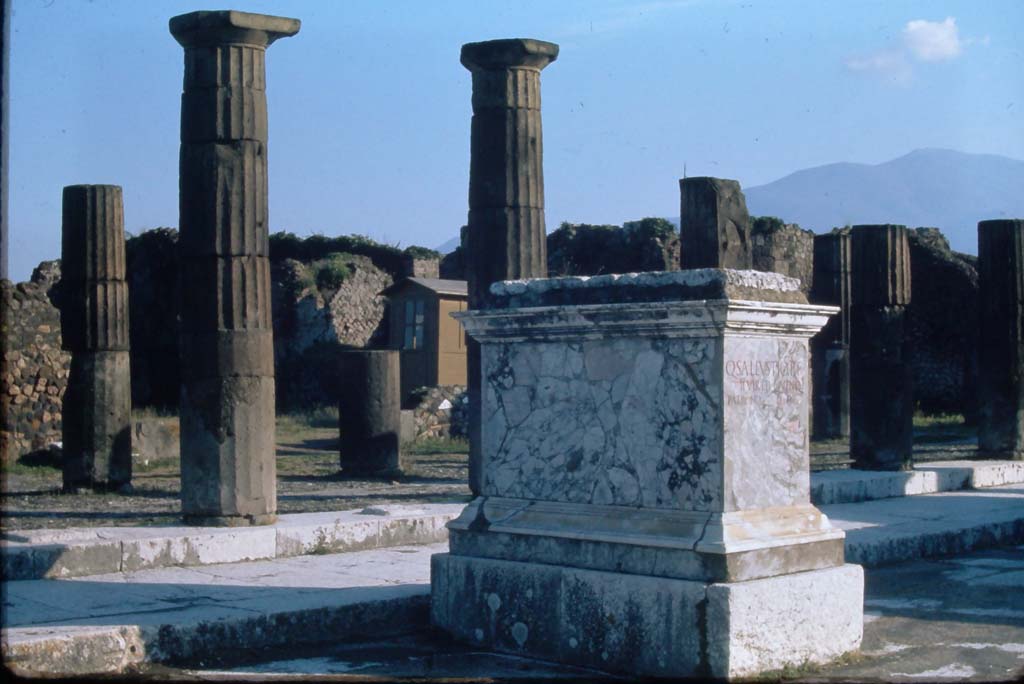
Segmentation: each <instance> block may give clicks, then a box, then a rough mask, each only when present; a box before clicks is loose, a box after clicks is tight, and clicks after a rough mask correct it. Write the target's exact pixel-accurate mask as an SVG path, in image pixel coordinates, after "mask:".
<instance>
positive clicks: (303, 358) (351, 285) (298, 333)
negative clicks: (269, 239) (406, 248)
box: [271, 254, 393, 408]
mask: <svg viewBox="0 0 1024 684" xmlns="http://www.w3.org/2000/svg"><path fill="white" fill-rule="evenodd" d="M271 279H272V282H273V297H274V299H273V305H272V306H273V312H274V356H275V360H276V365H277V377H278V388H277V392H278V407H279V408H302V407H307V406H318V405H324V404H334V403H336V402H337V399H338V397H337V368H336V367H335V363H334V361H333V359H334V354H335V352H336V351H337V350H338V349H341V348H346V347H348V348H359V347H370V346H376V345H380V344H382V343H383V342H384V341H385V340H386V339H387V329H386V317H385V315H384V313H385V305H386V300H385V298H384V297H382V296H380V292H381V291H382V290H384V289H385V288H387V287H389V286H390V285H391V284H392V283H393V279H392V277H391V275H390V274H389V273H388V272H386V271H384V270H383V269H380V268H378V267H377V266H375V265H374V263H373V262H372V261H371V260H370V259H369V258H367V257H365V256H359V255H353V254H335V255H329V256H328V257H327V258H325V259H320V260H317V261H314V262H312V263H310V264H304V263H302V262H300V261H296V260H294V259H285V260H284V261H282V262H280V263H278V264H275V265H274V267H273V269H272V271H271Z"/></svg>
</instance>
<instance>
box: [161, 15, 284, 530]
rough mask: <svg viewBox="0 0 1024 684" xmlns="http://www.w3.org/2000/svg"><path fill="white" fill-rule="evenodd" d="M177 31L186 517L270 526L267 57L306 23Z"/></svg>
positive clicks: (273, 498)
mask: <svg viewBox="0 0 1024 684" xmlns="http://www.w3.org/2000/svg"><path fill="white" fill-rule="evenodd" d="M170 30H171V33H172V35H174V37H175V39H177V41H178V42H179V43H181V45H182V46H183V47H184V48H185V80H184V92H183V94H182V128H181V155H180V165H181V188H180V191H181V192H180V198H179V199H180V202H179V203H180V213H181V216H180V225H181V237H180V240H179V246H180V252H181V255H182V260H183V261H182V265H181V273H182V280H181V287H182V293H181V300H182V312H181V313H182V324H181V328H182V331H183V336H182V345H181V352H182V356H181V362H182V378H183V384H182V389H181V402H180V406H181V455H182V467H181V479H182V512H183V513H184V515H185V518H186V520H187V521H189V522H192V523H198V524H214V525H247V524H266V523H269V522H272V521H273V520H274V519H275V517H276V510H277V494H276V481H275V452H274V373H273V338H272V332H271V330H272V328H271V322H272V314H271V287H270V264H269V259H268V256H269V235H268V223H267V156H266V143H267V121H266V92H265V90H266V73H265V51H266V48H267V46H269V45H270V44H271V43H272V42H274V41H275V40H277V39H278V38H283V37H287V36H292V35H295V34H296V33H297V32H298V30H299V21H298V20H296V19H288V18H284V17H271V16H266V15H261V14H249V13H246V12H237V11H233V10H224V11H214V12H205V11H204V12H192V13H190V14H184V15H181V16H178V17H174V18H173V19H171V21H170ZM193 355H195V356H198V357H200V358H202V359H203V360H202V361H193V358H192V357H193ZM193 366H194V367H193Z"/></svg>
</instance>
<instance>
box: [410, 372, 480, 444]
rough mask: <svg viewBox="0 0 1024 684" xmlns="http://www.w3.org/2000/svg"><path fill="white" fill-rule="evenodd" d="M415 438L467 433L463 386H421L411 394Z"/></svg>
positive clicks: (463, 436) (467, 399)
mask: <svg viewBox="0 0 1024 684" xmlns="http://www.w3.org/2000/svg"><path fill="white" fill-rule="evenodd" d="M409 401H410V403H411V404H412V411H413V420H414V422H415V425H416V439H425V438H428V437H457V438H459V437H461V438H465V437H466V435H467V432H466V428H467V424H466V421H467V420H468V418H469V416H468V402H469V397H468V396H467V395H466V388H465V387H464V386H462V385H438V386H437V387H424V388H423V389H422V390H420V391H418V392H414V393H413V396H412V397H410V400H409Z"/></svg>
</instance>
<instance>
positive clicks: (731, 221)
mask: <svg viewBox="0 0 1024 684" xmlns="http://www.w3.org/2000/svg"><path fill="white" fill-rule="evenodd" d="M679 242H680V248H679V258H680V267H681V268H683V269H689V268H738V269H747V268H753V259H752V253H751V240H750V214H748V213H747V201H746V199H745V198H744V197H743V192H742V191H741V190H740V184H739V183H738V182H737V181H734V180H727V179H724V178H710V177H695V178H680V179H679Z"/></svg>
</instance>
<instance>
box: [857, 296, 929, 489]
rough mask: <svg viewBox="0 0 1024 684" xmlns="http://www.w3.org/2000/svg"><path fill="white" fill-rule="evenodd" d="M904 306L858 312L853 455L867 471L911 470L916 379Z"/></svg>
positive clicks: (858, 308) (858, 309)
mask: <svg viewBox="0 0 1024 684" xmlns="http://www.w3.org/2000/svg"><path fill="white" fill-rule="evenodd" d="M911 352H912V350H911V347H910V340H909V336H908V335H907V332H906V309H905V307H902V306H887V307H882V308H874V307H868V306H857V305H855V306H854V308H853V314H852V316H851V333H850V456H851V457H852V458H853V460H854V463H855V467H857V468H860V469H862V470H909V469H910V467H911V462H912V461H911V459H912V450H913V418H914V377H913V370H912V367H911V365H910V355H911Z"/></svg>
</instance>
